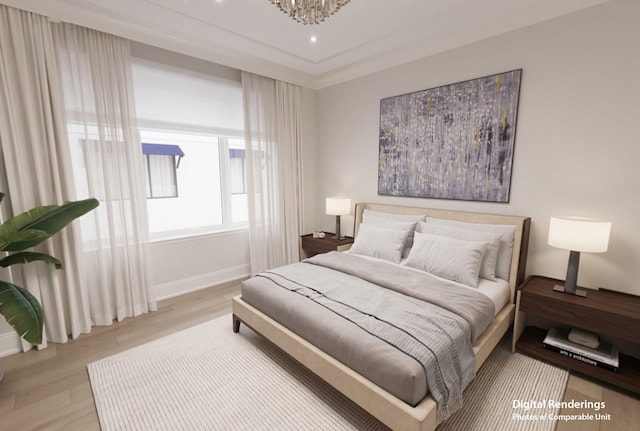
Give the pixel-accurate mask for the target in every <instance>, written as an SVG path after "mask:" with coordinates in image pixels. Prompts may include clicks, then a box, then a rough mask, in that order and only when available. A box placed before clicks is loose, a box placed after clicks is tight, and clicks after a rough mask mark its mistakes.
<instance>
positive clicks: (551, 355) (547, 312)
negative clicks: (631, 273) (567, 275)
mask: <svg viewBox="0 0 640 431" xmlns="http://www.w3.org/2000/svg"><path fill="white" fill-rule="evenodd" d="M559 283H562V281H560V280H555V279H553V278H547V277H540V276H531V277H529V278H528V279H527V280H526V281H525V282H524V284H523V285H522V286H520V288H519V289H518V292H517V297H516V315H515V320H514V323H513V340H512V350H513V351H515V350H518V351H520V352H523V353H527V354H529V355H531V356H536V357H539V358H542V359H544V360H547V361H549V362H553V363H555V364H558V365H561V366H563V367H567V368H570V369H571V370H574V371H577V372H580V373H583V374H586V375H588V376H590V377H593V378H596V379H599V380H602V381H605V382H608V383H610V384H612V385H615V386H618V387H621V388H624V389H626V390H628V391H631V392H634V393H636V394H640V360H639V359H638V358H635V357H633V356H630V355H627V354H624V353H622V352H620V354H619V367H617V372H613V371H610V370H608V369H604V368H602V367H597V366H595V365H592V364H589V363H586V362H583V361H580V360H578V359H575V358H572V357H568V356H564V355H562V354H560V353H558V352H555V351H552V350H550V349H546V348H545V347H544V345H543V339H544V338H545V336H546V335H547V331H546V329H542V328H538V327H534V326H527V320H529V318H530V317H533V318H537V319H536V320H537V321H539V322H540V321H541V319H544V321H546V322H547V323H550V324H551V325H552V326H553V327H557V328H565V329H566V330H567V332H568V328H578V329H582V330H585V331H590V332H593V333H596V334H598V335H599V336H600V338H602V337H608V338H611V339H614V340H617V341H618V342H620V343H626V344H627V345H628V346H630V347H629V349H631V351H638V348H639V347H640V331H638V328H640V296H636V295H629V294H626V293H621V292H614V291H612V290H606V289H600V290H591V291H589V296H587V297H585V298H581V297H578V296H575V295H558V294H557V293H555V292H554V291H553V286H554V285H556V284H559Z"/></svg>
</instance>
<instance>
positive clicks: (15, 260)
mask: <svg viewBox="0 0 640 431" xmlns="http://www.w3.org/2000/svg"><path fill="white" fill-rule="evenodd" d="M36 261H40V262H45V263H51V264H53V265H55V267H56V269H62V262H61V261H60V260H58V259H56V258H55V257H53V256H50V255H48V254H46V253H35V252H31V251H20V252H18V253H13V254H10V255H8V256H6V257H4V258H3V259H0V266H1V267H3V268H6V267H8V266H11V265H16V264H19V263H29V262H36Z"/></svg>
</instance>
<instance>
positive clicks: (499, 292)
mask: <svg viewBox="0 0 640 431" xmlns="http://www.w3.org/2000/svg"><path fill="white" fill-rule="evenodd" d="M345 253H351V254H354V255H356V256H359V257H362V258H364V259H369V260H374V261H379V262H385V263H388V264H389V265H395V266H399V267H402V268H405V269H409V270H411V271H417V272H424V271H420V270H419V269H416V268H411V267H409V266H405V265H403V263H404V261H405V260H406V258H405V259H403V261H401V262H400V263H393V262H389V261H388V260H384V259H378V258H376V257H371V256H365V255H362V254H358V253H353V252H351V251H350V250H347V251H345ZM430 275H432V276H434V277H436V278H439V279H441V280H446V279H445V278H442V277H439V276H437V275H434V274H430ZM447 281H449V282H451V283H453V284H455V285H457V286H460V287H464V288H465V289H473V290H478V291H480V293H482V294H483V295H485V296H486V297H488V298H489V299H490V300H491V302H493V306H494V313H493V315H494V316H496V315H497V314H498V313H499V312H500V310H502V308H503V307H504V306H505V305H506V304H507V302H509V282H507V281H506V280H503V279H501V278H496V281H492V280H488V279H486V278H480V280H479V282H478V287H477V288H475V287H470V286H467V285H464V284H462V283H458V282H455V281H451V280H447Z"/></svg>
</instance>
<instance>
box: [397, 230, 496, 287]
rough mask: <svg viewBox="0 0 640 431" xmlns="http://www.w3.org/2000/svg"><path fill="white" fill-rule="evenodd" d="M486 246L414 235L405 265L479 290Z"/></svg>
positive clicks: (423, 234)
mask: <svg viewBox="0 0 640 431" xmlns="http://www.w3.org/2000/svg"><path fill="white" fill-rule="evenodd" d="M487 246H488V244H487V243H486V242H475V241H464V240H461V239H455V238H449V237H446V236H440V235H430V234H428V233H421V232H416V233H415V238H414V240H413V247H412V248H411V252H410V253H409V257H408V258H407V260H406V261H405V263H404V264H405V265H407V266H410V267H412V268H417V269H421V270H423V271H427V272H429V273H431V274H434V275H438V276H440V277H443V278H446V279H448V280H453V281H457V282H459V283H462V284H465V285H467V286H471V287H478V278H479V277H480V265H481V264H482V258H483V257H484V255H485V253H486V251H487Z"/></svg>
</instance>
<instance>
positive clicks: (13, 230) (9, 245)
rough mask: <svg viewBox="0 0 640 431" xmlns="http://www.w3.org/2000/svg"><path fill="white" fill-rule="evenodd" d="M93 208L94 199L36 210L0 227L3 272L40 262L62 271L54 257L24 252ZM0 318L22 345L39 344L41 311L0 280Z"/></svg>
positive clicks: (17, 288) (25, 293)
mask: <svg viewBox="0 0 640 431" xmlns="http://www.w3.org/2000/svg"><path fill="white" fill-rule="evenodd" d="M2 198H4V193H0V202H2ZM97 206H98V201H97V200H96V199H86V200H82V201H76V202H67V203H65V204H63V205H46V206H40V207H36V208H33V209H31V210H29V211H26V212H24V213H22V214H20V215H17V216H15V217H13V218H11V219H9V220H7V221H6V222H4V223H2V224H0V266H1V267H4V268H7V267H9V266H11V265H16V264H23V263H29V262H35V261H41V262H46V263H50V264H53V265H54V266H55V267H56V269H62V262H61V261H60V260H58V259H56V258H55V257H53V256H50V255H48V254H46V253H38V252H33V251H26V250H27V249H29V248H31V247H34V246H36V245H38V244H40V243H41V242H43V241H45V240H46V239H48V238H50V237H51V236H53V235H55V234H56V233H58V232H59V231H60V230H61V229H62V228H64V227H65V226H66V225H67V224H69V223H70V222H71V221H73V220H74V219H75V218H77V217H80V216H81V215H83V214H86V213H87V212H89V211H91V210H92V209H94V208H96V207H97ZM3 252H8V253H3ZM0 314H2V315H3V316H4V317H5V318H6V319H7V322H9V324H10V325H11V326H12V327H13V328H14V329H15V330H16V332H17V333H18V335H20V336H21V337H22V338H24V339H25V340H26V341H28V342H30V343H31V344H40V343H42V330H43V317H42V308H41V307H40V304H39V303H38V300H37V299H36V298H35V297H34V296H33V295H32V294H31V293H29V292H28V291H27V290H26V289H24V288H22V287H20V286H16V285H15V284H13V283H10V282H8V281H4V280H0ZM1 378H2V372H1V371H0V379H1Z"/></svg>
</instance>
